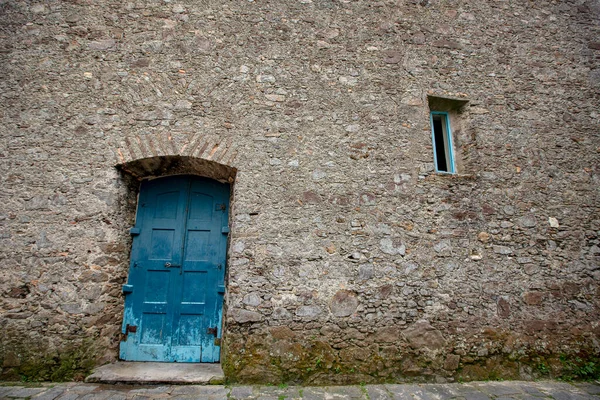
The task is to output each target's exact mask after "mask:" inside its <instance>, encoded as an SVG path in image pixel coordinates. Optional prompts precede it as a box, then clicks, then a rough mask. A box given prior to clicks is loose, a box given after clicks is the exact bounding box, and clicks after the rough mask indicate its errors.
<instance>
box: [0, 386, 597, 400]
mask: <svg viewBox="0 0 600 400" xmlns="http://www.w3.org/2000/svg"><path fill="white" fill-rule="evenodd" d="M0 399H13V400H14V399H32V400H33V399H35V400H127V399H134V400H146V399H207V400H212V399H214V400H217V399H231V400H233V399H264V400H283V399H307V400H308V399H310V400H313V399H314V400H317V399H327V400H337V399H340V400H341V399H348V400H350V399H365V400H387V399H390V400H391V399H414V400H444V399H464V400H488V399H496V400H508V399H518V400H541V399H555V400H585V399H587V400H600V382H595V383H573V384H569V383H564V382H554V381H538V382H470V383H462V384H461V383H450V384H420V385H417V384H403V385H365V386H329V387H315V386H310V387H308V386H307V387H301V386H289V387H283V386H216V385H215V386H199V385H190V386H171V385H145V386H127V385H104V384H102V385H97V384H80V383H60V384H42V385H40V386H37V387H32V386H9V385H8V384H5V385H3V386H0Z"/></svg>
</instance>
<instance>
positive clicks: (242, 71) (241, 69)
mask: <svg viewBox="0 0 600 400" xmlns="http://www.w3.org/2000/svg"><path fill="white" fill-rule="evenodd" d="M240 72H241V73H242V74H247V73H248V72H250V68H249V67H248V66H246V65H242V66H240Z"/></svg>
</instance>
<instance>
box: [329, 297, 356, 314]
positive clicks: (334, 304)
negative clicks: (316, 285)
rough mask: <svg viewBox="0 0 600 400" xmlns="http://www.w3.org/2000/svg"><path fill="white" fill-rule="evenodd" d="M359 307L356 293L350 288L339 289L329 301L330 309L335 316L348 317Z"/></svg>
mask: <svg viewBox="0 0 600 400" xmlns="http://www.w3.org/2000/svg"><path fill="white" fill-rule="evenodd" d="M357 307H358V299H357V298H356V294H355V293H354V292H351V291H349V290H338V291H337V292H336V294H335V295H334V296H333V298H332V299H331V301H330V303H329V309H330V310H331V313H332V314H333V316H334V317H348V316H350V315H352V314H353V313H354V312H355V311H356V308H357Z"/></svg>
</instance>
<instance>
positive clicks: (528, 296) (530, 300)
mask: <svg viewBox="0 0 600 400" xmlns="http://www.w3.org/2000/svg"><path fill="white" fill-rule="evenodd" d="M543 298H544V294H543V293H542V292H527V293H525V294H524V295H523V300H524V301H525V303H526V304H528V305H530V306H538V305H540V304H542V300H543Z"/></svg>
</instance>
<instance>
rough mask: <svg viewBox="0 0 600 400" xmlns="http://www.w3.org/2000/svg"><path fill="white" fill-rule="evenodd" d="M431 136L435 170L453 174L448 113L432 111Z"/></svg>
mask: <svg viewBox="0 0 600 400" xmlns="http://www.w3.org/2000/svg"><path fill="white" fill-rule="evenodd" d="M431 137H432V141H433V159H434V163H435V171H436V172H445V173H449V174H453V173H454V156H453V153H452V134H451V131H450V120H449V118H448V113H445V112H436V111H433V112H432V113H431Z"/></svg>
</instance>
